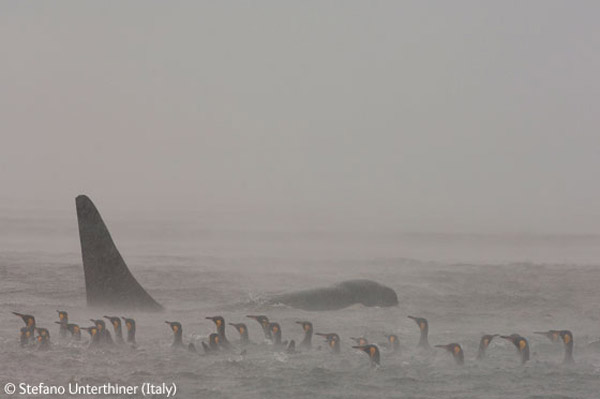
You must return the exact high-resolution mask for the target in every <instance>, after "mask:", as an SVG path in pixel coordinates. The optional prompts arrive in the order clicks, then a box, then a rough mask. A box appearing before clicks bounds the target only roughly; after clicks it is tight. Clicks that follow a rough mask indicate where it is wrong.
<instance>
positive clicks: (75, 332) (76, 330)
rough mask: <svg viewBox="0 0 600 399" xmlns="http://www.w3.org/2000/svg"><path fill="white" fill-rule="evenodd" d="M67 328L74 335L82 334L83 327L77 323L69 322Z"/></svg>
mask: <svg viewBox="0 0 600 399" xmlns="http://www.w3.org/2000/svg"><path fill="white" fill-rule="evenodd" d="M67 330H69V332H70V333H71V334H73V335H79V334H81V329H80V328H79V326H78V325H77V324H67Z"/></svg>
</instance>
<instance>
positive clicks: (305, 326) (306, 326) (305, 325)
mask: <svg viewBox="0 0 600 399" xmlns="http://www.w3.org/2000/svg"><path fill="white" fill-rule="evenodd" d="M296 324H300V325H301V326H302V329H303V330H304V332H305V333H312V331H313V325H312V323H311V322H310V321H297V322H296Z"/></svg>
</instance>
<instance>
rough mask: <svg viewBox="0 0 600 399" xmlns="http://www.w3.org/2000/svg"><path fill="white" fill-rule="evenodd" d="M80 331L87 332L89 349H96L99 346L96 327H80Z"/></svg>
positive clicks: (98, 335)
mask: <svg viewBox="0 0 600 399" xmlns="http://www.w3.org/2000/svg"><path fill="white" fill-rule="evenodd" d="M81 329H82V330H85V331H87V332H88V333H89V334H90V344H89V347H90V348H94V347H97V346H99V345H100V344H101V342H100V334H98V327H96V326H93V327H81Z"/></svg>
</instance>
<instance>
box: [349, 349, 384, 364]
mask: <svg viewBox="0 0 600 399" xmlns="http://www.w3.org/2000/svg"><path fill="white" fill-rule="evenodd" d="M353 348H354V349H359V350H361V351H363V352H365V353H366V354H367V355H369V359H371V362H372V363H373V364H379V348H377V346H376V345H356V346H353Z"/></svg>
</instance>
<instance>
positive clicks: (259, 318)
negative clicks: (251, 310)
mask: <svg viewBox="0 0 600 399" xmlns="http://www.w3.org/2000/svg"><path fill="white" fill-rule="evenodd" d="M246 317H248V318H250V319H254V320H256V321H257V322H259V323H260V325H261V326H262V327H263V328H268V327H269V324H270V322H269V318H268V317H267V316H265V315H247V316H246Z"/></svg>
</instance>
